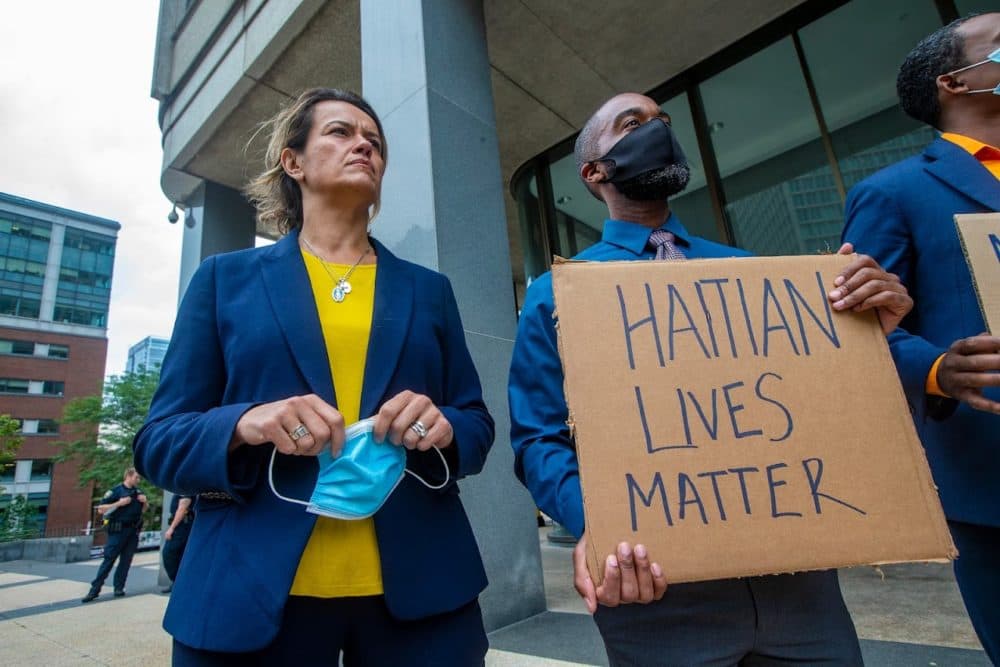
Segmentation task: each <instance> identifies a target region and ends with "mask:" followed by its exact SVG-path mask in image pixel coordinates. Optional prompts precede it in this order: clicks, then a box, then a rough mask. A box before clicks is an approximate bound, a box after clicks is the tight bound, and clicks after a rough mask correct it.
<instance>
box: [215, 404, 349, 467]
mask: <svg viewBox="0 0 1000 667" xmlns="http://www.w3.org/2000/svg"><path fill="white" fill-rule="evenodd" d="M328 441H329V442H330V449H331V451H332V452H333V455H334V456H336V455H337V454H339V453H340V450H341V448H342V447H343V446H344V417H343V415H341V414H340V412H339V411H338V410H337V409H336V408H335V407H333V406H332V405H330V404H329V403H327V402H326V401H324V400H323V399H322V398H320V397H319V396H317V395H316V394H309V395H307V396H292V397H291V398H286V399H285V400H283V401H274V402H273V403H264V404H263V405H258V406H257V407H255V408H251V409H250V410H247V411H246V412H245V413H243V416H242V417H240V420H239V421H238V422H236V430H235V432H234V433H233V439H232V440H231V441H230V443H229V451H233V450H234V449H236V448H237V447H239V446H240V445H244V444H246V445H251V446H255V445H262V444H264V443H266V442H273V443H274V446H275V447H276V448H277V450H278V451H279V452H281V453H282V454H289V455H294V456H316V455H317V454H319V452H320V450H321V449H322V448H323V445H325V444H326V443H327V442H328Z"/></svg>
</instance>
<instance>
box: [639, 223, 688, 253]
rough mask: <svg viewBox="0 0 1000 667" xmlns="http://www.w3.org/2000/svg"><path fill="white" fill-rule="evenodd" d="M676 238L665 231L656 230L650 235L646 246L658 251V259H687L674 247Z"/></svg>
mask: <svg viewBox="0 0 1000 667" xmlns="http://www.w3.org/2000/svg"><path fill="white" fill-rule="evenodd" d="M676 238H677V237H675V236H674V235H673V234H672V233H671V232H668V231H667V230H665V229H655V230H653V233H652V234H650V235H649V241H647V242H646V245H648V246H649V247H651V248H654V249H655V250H656V259H687V257H685V256H684V255H683V253H681V251H680V250H678V249H677V246H676V245H674V240H675V239H676Z"/></svg>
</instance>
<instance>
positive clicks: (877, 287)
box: [829, 243, 913, 336]
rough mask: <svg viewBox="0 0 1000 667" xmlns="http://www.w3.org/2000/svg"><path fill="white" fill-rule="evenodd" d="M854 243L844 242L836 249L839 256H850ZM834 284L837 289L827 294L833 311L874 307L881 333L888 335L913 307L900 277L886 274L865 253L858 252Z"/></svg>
mask: <svg viewBox="0 0 1000 667" xmlns="http://www.w3.org/2000/svg"><path fill="white" fill-rule="evenodd" d="M853 252H854V246H853V245H851V244H850V243H845V244H844V245H842V246H840V250H838V251H837V254H838V255H850V254H852V253H853ZM833 284H834V285H835V286H836V289H834V290H832V291H831V292H830V294H829V297H830V301H832V302H833V309H834V310H853V311H854V312H856V313H857V312H861V311H863V310H871V309H872V308H875V309H876V311H875V312H876V313H877V314H878V321H879V324H881V325H882V333H884V334H886V335H887V336H888V335H889V334H890V333H892V332H893V330H895V328H896V327H897V326H899V323H900V322H901V321H902V320H903V318H904V317H906V315H907V313H909V312H910V311H911V310H912V309H913V299H912V298H911V297H910V295H909V293H908V292H907V291H906V287H905V286H904V285H903V283H902V282H900V280H899V276H897V275H896V274H894V273H889V272H888V271H886V270H885V269H883V268H882V267H881V266H879V263H878V262H876V261H875V260H874V259H872V258H871V257H869V256H868V255H858V256H857V257H856V258H855V259H854V261H852V262H851V263H850V264H848V265H847V266H846V267H844V269H843V270H842V271H841V272H840V275H838V276H837V277H836V278H835V279H834V281H833Z"/></svg>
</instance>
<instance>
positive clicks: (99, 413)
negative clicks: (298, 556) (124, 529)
mask: <svg viewBox="0 0 1000 667" xmlns="http://www.w3.org/2000/svg"><path fill="white" fill-rule="evenodd" d="M159 379H160V374H159V372H158V371H152V370H151V371H137V372H133V373H123V374H121V375H112V376H110V377H109V378H108V379H107V380H106V381H105V383H104V392H103V395H95V396H84V397H81V398H75V399H73V400H72V401H70V402H69V403H67V404H66V407H65V408H64V410H63V417H62V421H61V423H62V425H63V426H64V427H65V428H64V429H63V433H64V434H65V435H67V436H69V437H70V439H69V440H66V441H63V442H58V443H56V444H57V445H59V446H60V447H61V449H62V453H61V454H60V455H59V456H57V457H56V460H57V461H68V460H70V459H75V460H76V461H78V462H79V464H80V485H81V486H84V485H86V484H88V483H89V482H94V500H95V501H97V500H99V499H100V497H101V496H103V495H104V493H105V492H106V491H108V490H109V489H111V488H112V487H114V486H116V485H118V484H121V482H122V474H123V473H124V472H125V469H126V468H128V467H129V466H131V465H132V438H134V437H135V434H136V433H137V432H138V431H139V428H140V427H141V426H142V423H143V421H145V419H146V415H147V414H148V413H149V405H150V403H151V402H152V400H153V393H154V392H155V391H156V386H157V384H158V383H159ZM141 488H142V490H143V492H144V493H145V494H146V497H147V498H148V499H149V507H148V509H147V511H146V515H145V518H146V524H147V525H159V515H160V509H161V507H162V505H163V492H162V491H160V490H159V489H157V488H155V487H152V486H150V485H149V484H145V483H144V484H142V485H141Z"/></svg>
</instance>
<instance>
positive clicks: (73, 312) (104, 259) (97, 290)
mask: <svg viewBox="0 0 1000 667" xmlns="http://www.w3.org/2000/svg"><path fill="white" fill-rule="evenodd" d="M114 259H115V242H114V239H111V238H108V237H106V236H102V235H100V234H93V233H90V232H86V231H82V230H79V229H67V230H66V238H65V241H64V244H63V252H62V261H61V262H60V265H59V288H58V290H57V292H56V306H55V311H54V313H53V316H52V319H53V320H54V321H56V322H68V323H70V324H84V325H87V326H92V327H104V326H107V318H108V303H109V301H110V299H111V271H112V268H113V265H114Z"/></svg>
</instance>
